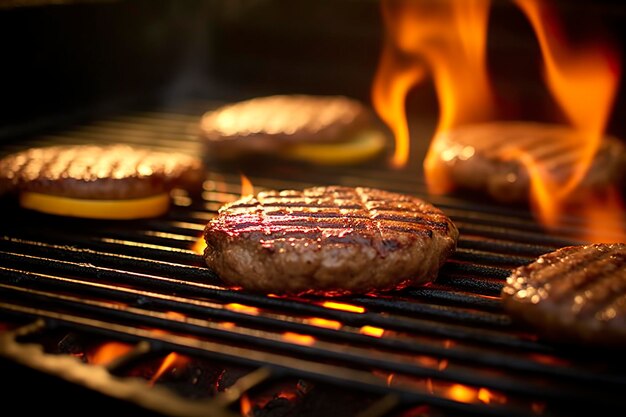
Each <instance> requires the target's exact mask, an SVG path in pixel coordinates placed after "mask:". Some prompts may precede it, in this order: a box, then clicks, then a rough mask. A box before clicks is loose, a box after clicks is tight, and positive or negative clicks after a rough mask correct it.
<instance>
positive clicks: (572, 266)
mask: <svg viewBox="0 0 626 417" xmlns="http://www.w3.org/2000/svg"><path fill="white" fill-rule="evenodd" d="M502 301H503V303H504V307H505V309H506V310H507V311H509V312H510V314H511V315H512V316H513V318H515V319H518V320H520V321H522V322H525V323H527V324H529V325H531V326H533V327H534V328H536V329H537V330H538V331H539V332H540V333H541V334H543V335H544V336H545V337H546V338H548V339H552V340H555V341H569V342H580V343H588V344H592V345H598V346H621V347H624V346H626V244H623V243H614V244H600V243H598V244H590V245H583V246H569V247H564V248H561V249H558V250H556V251H554V252H552V253H549V254H546V255H543V256H541V257H539V258H538V259H537V260H536V261H535V262H533V263H531V264H529V265H526V266H522V267H519V268H517V269H515V270H514V271H513V273H512V274H511V275H510V276H509V277H508V279H507V281H506V285H505V286H504V288H503V289H502Z"/></svg>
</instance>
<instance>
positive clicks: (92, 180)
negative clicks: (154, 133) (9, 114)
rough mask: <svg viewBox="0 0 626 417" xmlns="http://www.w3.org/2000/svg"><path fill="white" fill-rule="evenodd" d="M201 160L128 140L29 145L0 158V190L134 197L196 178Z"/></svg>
mask: <svg viewBox="0 0 626 417" xmlns="http://www.w3.org/2000/svg"><path fill="white" fill-rule="evenodd" d="M202 174H203V172H202V161H201V160H200V159H197V158H194V157H191V156H187V155H183V154H178V153H166V152H156V151H152V150H149V149H143V148H136V147H131V146H128V145H104V146H97V145H59V146H50V147H42V148H31V149H27V150H25V151H22V152H18V153H15V154H11V155H8V156H6V157H4V158H3V159H0V194H3V193H6V192H11V191H29V192H37V193H42V194H47V195H54V196H60V197H69V198H76V199H89V200H119V199H135V198H143V197H148V196H152V195H155V194H159V193H162V192H166V191H169V190H170V189H171V188H172V187H174V186H181V187H191V186H197V185H198V184H201V182H202Z"/></svg>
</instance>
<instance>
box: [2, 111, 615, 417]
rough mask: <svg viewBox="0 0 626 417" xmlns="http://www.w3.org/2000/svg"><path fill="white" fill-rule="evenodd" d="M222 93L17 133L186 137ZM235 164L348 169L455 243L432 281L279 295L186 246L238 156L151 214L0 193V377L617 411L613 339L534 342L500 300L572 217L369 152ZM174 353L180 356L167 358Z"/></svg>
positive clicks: (143, 400) (255, 410)
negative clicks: (512, 278) (433, 212)
mask: <svg viewBox="0 0 626 417" xmlns="http://www.w3.org/2000/svg"><path fill="white" fill-rule="evenodd" d="M214 104H215V103H213V104H212V103H207V102H200V103H198V102H196V103H194V104H192V105H186V106H181V107H180V109H178V110H177V111H169V112H166V111H152V112H135V113H128V114H123V115H121V116H116V117H110V118H106V119H100V120H96V121H94V122H92V123H87V124H84V125H78V126H74V127H72V128H70V129H68V130H64V131H55V132H49V133H47V134H44V135H41V136H37V137H32V138H30V139H29V140H28V141H26V142H25V141H22V142H19V143H16V144H15V148H16V149H17V148H21V147H25V146H31V145H32V146H34V145H40V144H44V143H82V142H89V141H94V140H97V141H103V140H107V138H108V139H111V140H112V139H113V138H115V139H116V140H117V141H125V142H129V143H135V144H144V145H151V146H154V147H155V148H157V149H164V150H168V149H178V150H180V149H182V150H184V151H186V152H190V153H193V152H197V151H198V148H197V147H198V146H199V145H198V143H197V142H196V140H195V137H196V136H195V135H196V131H195V129H196V122H197V116H198V114H200V112H201V111H204V110H205V109H206V108H208V107H210V106H211V105H214ZM11 150H13V149H12V146H5V148H4V151H6V152H9V151H11ZM244 173H245V174H246V175H248V176H249V178H250V179H251V181H252V183H253V185H254V186H255V189H257V190H259V189H261V188H303V187H305V186H309V185H319V184H336V183H340V184H341V185H349V186H356V185H364V186H372V187H380V188H387V189H390V190H392V191H398V192H408V193H413V194H416V195H419V196H422V197H425V198H427V199H429V200H430V201H432V202H433V203H434V204H435V205H437V206H438V207H441V208H442V209H443V210H444V211H445V212H446V214H448V215H449V216H450V217H451V218H452V220H453V221H455V223H456V224H457V225H458V227H459V229H460V238H459V248H458V250H457V252H456V254H455V255H454V256H453V257H452V259H450V260H449V262H447V263H446V265H445V266H444V267H443V269H442V270H441V272H440V275H439V278H438V279H437V281H436V282H435V283H434V284H433V285H428V286H424V287H421V288H419V287H417V288H410V289H407V290H404V291H400V292H397V293H393V294H385V295H380V296H374V295H368V296H354V297H342V298H339V299H332V300H329V299H324V298H318V297H308V298H281V297H275V296H265V295H256V294H249V293H246V292H241V291H236V290H230V289H226V288H223V287H222V286H221V284H220V281H219V279H218V278H217V277H215V276H214V275H212V273H211V272H210V271H209V270H208V269H207V268H206V267H205V266H204V263H203V260H202V258H201V256H200V255H198V254H197V253H196V252H194V251H193V250H192V247H193V245H194V243H195V242H196V240H197V238H198V237H199V236H200V235H201V232H202V229H203V227H204V224H205V223H206V221H207V220H208V219H209V218H211V217H212V216H213V215H215V213H216V211H217V209H218V208H219V207H220V206H221V205H222V204H224V203H226V202H228V201H233V200H234V199H236V198H238V197H239V194H240V190H241V180H240V176H239V173H238V172H237V170H236V169H234V170H233V169H231V170H223V171H217V170H210V171H208V172H207V180H206V181H205V184H204V192H203V194H202V196H193V195H186V194H185V193H179V194H177V195H176V196H175V198H174V205H173V207H172V209H171V211H170V212H169V213H168V215H167V216H165V217H163V218H159V219H153V220H142V221H132V222H129V221H122V222H109V221H86V220H77V219H58V218H51V217H50V216H46V215H40V214H34V213H29V212H25V211H23V210H21V209H19V208H18V207H17V205H13V206H12V205H11V204H10V202H8V201H7V202H6V204H8V205H9V212H8V214H5V216H6V218H8V219H11V220H10V221H5V222H3V223H2V225H1V226H0V237H1V238H0V259H1V261H0V265H1V266H0V277H1V282H0V318H1V320H0V323H2V329H3V331H2V333H1V334H0V358H1V359H2V364H3V368H5V369H6V370H7V371H10V372H8V373H3V378H7V377H8V378H9V380H8V381H7V382H9V383H10V380H11V378H12V377H11V375H15V373H16V372H19V373H20V374H24V375H28V376H30V377H31V378H32V379H31V381H32V382H31V384H34V385H35V386H37V385H36V384H37V381H41V380H42V378H47V379H43V380H47V381H53V385H47V387H48V388H47V389H48V390H50V392H49V393H47V394H46V393H45V392H40V395H48V396H49V398H54V399H56V400H55V402H56V403H58V404H61V403H63V402H72V401H75V398H73V395H72V393H75V392H81V393H82V394H83V395H91V396H98V398H99V401H101V404H103V407H105V408H106V406H105V405H107V406H108V407H113V406H112V404H115V406H116V407H119V409H122V410H131V409H132V410H134V411H135V412H137V413H142V414H138V415H143V414H145V415H166V416H170V415H171V416H178V415H184V416H195V415H217V416H220V415H224V416H226V415H238V414H240V413H242V412H247V413H250V415H320V413H322V414H324V413H326V414H329V413H331V412H335V413H336V415H346V416H352V415H354V416H356V415H359V416H383V415H384V416H407V415H494V416H517V415H519V416H533V415H554V416H566V415H572V414H579V413H581V411H585V412H586V411H593V410H598V409H599V408H600V407H609V406H611V407H616V408H617V409H619V410H621V411H624V403H623V400H622V398H621V396H620V395H621V393H622V392H623V390H624V388H625V386H626V373H625V370H624V366H623V365H624V363H623V359H620V358H619V357H618V355H617V354H616V355H614V356H613V355H607V354H606V352H593V351H590V350H589V349H578V348H576V347H573V346H558V345H549V344H545V343H542V342H541V340H540V339H539V338H538V337H537V336H536V335H535V334H534V333H533V332H532V331H530V330H529V329H525V328H522V327H520V326H518V325H516V324H515V323H513V322H512V321H511V319H510V318H509V317H508V316H507V315H506V314H504V313H503V312H502V310H501V306H500V301H499V298H498V294H499V290H500V288H501V286H502V283H503V280H504V279H505V277H506V276H507V275H508V273H509V270H510V269H511V268H512V267H515V266H518V265H522V264H524V263H527V262H530V261H531V260H533V259H534V258H535V257H536V256H537V255H539V254H542V253H546V252H548V251H551V250H553V249H555V248H558V247H561V246H564V245H567V244H571V243H575V241H574V240H573V239H572V237H571V236H574V235H575V232H576V231H577V228H578V227H579V225H578V224H577V220H576V219H571V222H570V224H569V225H568V226H567V227H566V228H564V229H563V230H560V231H558V232H555V233H546V232H545V231H544V230H543V229H542V228H541V227H540V226H538V225H537V224H535V222H534V221H533V220H532V217H531V216H530V215H529V214H528V212H526V211H525V210H524V209H521V208H520V209H518V208H511V207H504V206H494V205H489V204H484V203H481V202H474V201H471V200H467V199H462V198H456V197H453V196H449V197H429V196H428V195H427V194H426V190H425V187H424V185H423V184H422V183H421V182H420V180H419V174H418V172H417V171H412V170H411V169H406V170H399V171H392V170H388V169H385V168H384V166H383V165H376V164H373V165H371V166H366V167H365V166H364V167H361V168H356V167H354V168H324V169H319V170H316V169H302V168H300V167H297V166H289V165H285V166H281V167H278V168H275V169H274V170H268V169H267V167H264V169H263V171H262V172H254V169H253V167H250V171H249V172H246V171H244ZM328 301H333V302H335V303H336V304H329V303H328ZM113 342H115V343H118V344H123V345H124V346H126V347H127V349H126V350H125V351H124V352H122V353H117V354H115V355H112V357H111V359H110V361H109V362H107V363H106V364H105V366H103V365H97V364H96V361H95V360H94V357H95V356H94V355H95V353H94V352H98V351H99V350H101V349H102V347H103V346H105V345H107V344H111V343H113ZM172 352H174V353H175V354H176V355H177V357H178V358H181V357H183V358H185V360H184V361H181V362H175V363H174V365H170V366H169V367H167V366H164V365H163V364H164V363H165V360H166V358H167V357H168V356H170V354H171V353H172ZM162 366H163V367H164V370H163V371H161V373H160V374H159V369H160V367H162ZM66 384H67V385H66ZM23 389H25V386H21V385H19V384H18V385H16V386H14V387H12V389H11V390H10V391H11V395H9V396H8V397H9V398H14V399H15V398H22V399H23V398H24V395H25V394H24V392H28V395H29V396H30V395H34V398H37V397H36V396H37V395H38V394H37V393H33V392H32V391H28V390H26V391H23ZM85 392H87V394H85ZM9 401H11V400H9ZM94 401H95V403H96V404H97V403H98V402H97V401H96V400H94ZM22 404H23V403H22ZM329 404H332V405H333V407H334V408H333V407H331V409H330V411H329V408H328V407H329ZM111 409H113V408H111ZM281 413H282V414H281ZM288 413H292V414H288ZM307 413H308V414H307Z"/></svg>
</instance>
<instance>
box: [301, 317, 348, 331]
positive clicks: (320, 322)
mask: <svg viewBox="0 0 626 417" xmlns="http://www.w3.org/2000/svg"><path fill="white" fill-rule="evenodd" d="M307 322H308V323H309V324H311V325H313V326H317V327H324V328H326V329H335V330H339V329H341V326H342V324H341V323H340V322H338V321H336V320H326V319H322V318H319V317H313V318H310V319H308V320H307Z"/></svg>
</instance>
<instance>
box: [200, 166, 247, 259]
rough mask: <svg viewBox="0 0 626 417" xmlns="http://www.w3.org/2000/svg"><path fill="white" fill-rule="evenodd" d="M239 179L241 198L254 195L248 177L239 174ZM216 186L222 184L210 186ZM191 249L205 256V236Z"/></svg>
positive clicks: (201, 236)
mask: <svg viewBox="0 0 626 417" xmlns="http://www.w3.org/2000/svg"><path fill="white" fill-rule="evenodd" d="M239 177H240V179H241V191H240V197H245V196H247V195H250V194H254V186H253V185H252V182H250V180H249V179H248V177H246V176H245V175H244V174H241V173H240V174H239ZM215 184H220V183H214V182H211V184H210V185H211V186H214V185H215ZM190 249H191V250H192V251H193V252H194V253H197V254H198V255H204V250H205V249H206V241H205V240H204V236H203V235H200V236H198V238H197V239H196V241H195V242H194V243H193V244H192V245H191V248H190Z"/></svg>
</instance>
